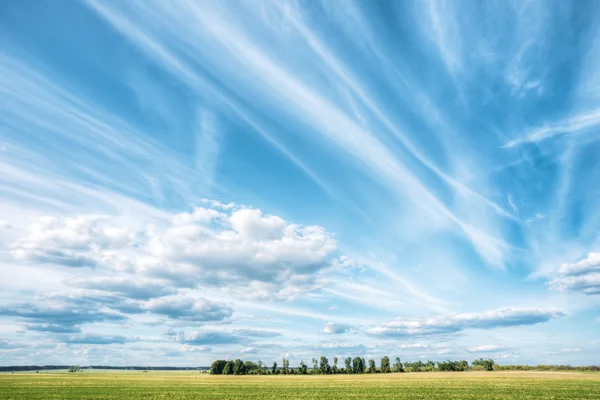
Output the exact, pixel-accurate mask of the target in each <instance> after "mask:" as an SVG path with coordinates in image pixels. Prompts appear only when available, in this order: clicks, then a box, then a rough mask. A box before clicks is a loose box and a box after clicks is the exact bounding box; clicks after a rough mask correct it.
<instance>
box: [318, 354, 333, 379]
mask: <svg viewBox="0 0 600 400" xmlns="http://www.w3.org/2000/svg"><path fill="white" fill-rule="evenodd" d="M319 373H320V374H323V375H326V374H329V373H331V367H330V366H329V360H328V359H327V357H325V356H321V357H320V359H319Z"/></svg>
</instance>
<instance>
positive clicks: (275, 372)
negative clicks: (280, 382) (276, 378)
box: [271, 361, 279, 375]
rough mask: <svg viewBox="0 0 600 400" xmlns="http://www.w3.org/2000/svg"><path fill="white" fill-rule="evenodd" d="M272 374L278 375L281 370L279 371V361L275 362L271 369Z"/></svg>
mask: <svg viewBox="0 0 600 400" xmlns="http://www.w3.org/2000/svg"><path fill="white" fill-rule="evenodd" d="M271 373H272V374H273V375H277V374H278V373H279V370H278V369H277V361H273V366H272V367H271Z"/></svg>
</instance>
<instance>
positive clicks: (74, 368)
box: [69, 365, 81, 372]
mask: <svg viewBox="0 0 600 400" xmlns="http://www.w3.org/2000/svg"><path fill="white" fill-rule="evenodd" d="M80 370H81V367H80V366H79V365H72V366H70V367H69V372H79V371H80Z"/></svg>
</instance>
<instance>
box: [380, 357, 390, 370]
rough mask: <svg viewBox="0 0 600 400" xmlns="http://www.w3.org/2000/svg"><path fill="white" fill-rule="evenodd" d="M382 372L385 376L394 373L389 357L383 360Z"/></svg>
mask: <svg viewBox="0 0 600 400" xmlns="http://www.w3.org/2000/svg"><path fill="white" fill-rule="evenodd" d="M381 372H382V373H383V374H387V373H390V372H392V369H391V368H390V359H389V358H388V356H384V357H382V358H381Z"/></svg>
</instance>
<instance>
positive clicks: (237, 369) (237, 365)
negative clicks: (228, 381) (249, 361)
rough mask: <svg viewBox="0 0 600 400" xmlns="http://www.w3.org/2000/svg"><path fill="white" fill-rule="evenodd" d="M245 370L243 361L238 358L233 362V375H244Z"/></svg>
mask: <svg viewBox="0 0 600 400" xmlns="http://www.w3.org/2000/svg"><path fill="white" fill-rule="evenodd" d="M245 372H246V371H245V369H244V362H243V361H242V360H240V359H239V358H238V359H237V360H235V362H234V363H233V374H234V375H244V373H245Z"/></svg>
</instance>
